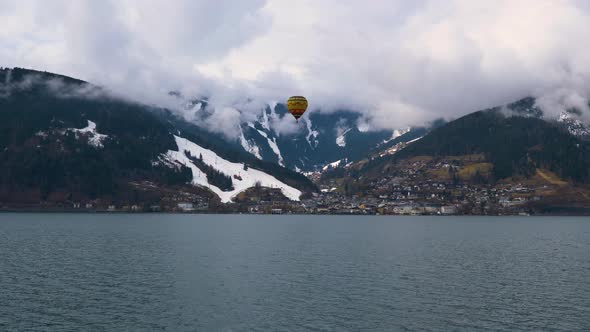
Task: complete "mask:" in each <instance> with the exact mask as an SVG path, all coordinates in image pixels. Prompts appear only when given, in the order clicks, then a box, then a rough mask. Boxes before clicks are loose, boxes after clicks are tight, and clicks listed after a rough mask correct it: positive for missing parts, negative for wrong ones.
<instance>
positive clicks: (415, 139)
mask: <svg viewBox="0 0 590 332" xmlns="http://www.w3.org/2000/svg"><path fill="white" fill-rule="evenodd" d="M422 137H424V136H420V137H418V138H414V139H413V140H411V141H407V142H406V144H410V143H414V142H416V141H417V140H420V139H421V138H422Z"/></svg>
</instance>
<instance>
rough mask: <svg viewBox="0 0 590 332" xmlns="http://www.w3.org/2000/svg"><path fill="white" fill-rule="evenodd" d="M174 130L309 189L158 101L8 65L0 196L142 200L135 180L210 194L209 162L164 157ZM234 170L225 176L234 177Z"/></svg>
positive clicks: (0, 102)
mask: <svg viewBox="0 0 590 332" xmlns="http://www.w3.org/2000/svg"><path fill="white" fill-rule="evenodd" d="M175 135H176V136H175ZM178 136H182V137H183V138H185V139H187V140H189V141H190V142H192V144H194V145H193V146H198V147H199V148H202V149H208V150H211V151H214V155H215V158H217V159H218V160H226V161H227V162H229V163H235V164H240V165H245V166H243V167H244V168H252V169H257V170H259V171H260V172H261V173H264V174H267V175H270V176H271V177H273V178H275V179H276V180H277V181H275V182H272V183H274V185H276V186H278V187H279V188H281V186H283V188H285V190H287V188H297V189H299V190H301V192H309V191H314V190H315V187H314V186H313V184H312V183H311V182H310V181H309V180H308V179H307V178H305V177H304V176H303V175H301V174H298V173H295V172H292V171H290V170H288V169H285V168H283V167H280V166H278V165H275V164H272V163H266V162H263V161H260V160H258V159H256V158H254V157H253V156H251V155H249V154H247V153H244V152H239V151H237V150H234V149H232V148H228V146H227V144H226V143H225V142H224V141H222V140H220V139H216V138H214V137H211V135H209V134H208V133H207V132H206V131H204V130H202V129H200V128H198V127H196V126H194V125H192V124H190V123H187V122H186V121H183V120H182V119H179V118H176V117H175V116H173V115H172V113H170V112H168V111H166V110H164V109H157V108H154V107H148V106H145V105H141V104H137V103H132V102H128V101H123V100H120V99H116V98H114V97H111V96H109V95H107V94H106V93H105V92H104V91H102V90H101V89H100V88H99V87H96V86H93V85H91V84H89V83H86V82H84V81H81V80H76V79H73V78H69V77H65V76H61V75H56V74H51V73H44V72H39V71H32V70H26V69H20V68H14V69H2V70H0V203H2V202H17V203H18V202H30V203H34V202H39V201H44V200H48V199H49V200H57V201H79V200H82V201H84V200H89V199H97V198H108V199H109V200H112V201H125V202H132V201H135V202H139V201H142V200H143V201H144V202H143V203H145V200H148V197H143V196H145V195H144V194H145V193H143V192H144V191H145V190H140V189H138V187H137V185H136V184H137V183H145V182H148V183H152V184H153V185H154V186H155V187H157V188H160V189H161V190H155V193H153V192H152V193H151V194H150V195H151V196H153V195H155V196H158V191H166V190H172V192H173V191H174V189H173V188H182V190H188V191H191V192H195V190H196V193H200V194H201V195H203V196H210V195H211V191H210V190H209V189H208V188H211V187H212V186H214V185H215V184H214V183H212V182H210V181H213V182H216V180H214V179H213V178H214V172H212V171H211V169H215V161H214V160H213V161H211V162H209V161H207V160H205V163H201V164H199V165H200V166H201V168H203V170H201V169H199V168H198V167H197V169H198V171H196V170H195V169H194V168H193V166H194V164H193V163H192V162H188V163H185V164H182V163H178V162H170V161H168V162H162V160H163V159H165V158H166V156H167V155H168V154H169V151H178V149H179V146H178V144H177V138H176V137H178ZM180 152H183V151H180ZM211 156H213V154H212V155H211ZM207 163H209V164H212V165H210V166H205V164H207ZM234 175H235V174H233V173H231V174H225V173H224V174H223V176H222V177H226V178H229V182H230V183H232V182H236V181H240V180H238V179H236V178H235V177H234ZM265 176H266V175H265ZM265 178H266V177H263V178H261V179H260V180H261V181H264V179H265ZM220 179H221V178H220ZM208 180H210V181H209V182H207V181H208ZM252 181H253V182H254V181H256V179H253V180H252ZM273 181H274V180H273ZM226 182H227V181H226ZM199 183H200V184H201V185H199ZM217 183H219V182H218V181H217ZM205 184H206V185H205ZM252 185H254V184H253V183H252ZM263 185H264V184H263ZM144 187H145V186H144ZM235 187H239V188H241V187H243V186H235ZM144 189H145V188H144ZM289 190H290V189H289ZM152 194H153V195H152ZM142 195H143V196H142ZM150 195H148V196H150ZM151 196H150V198H149V200H151V201H157V200H158V199H159V198H158V197H151Z"/></svg>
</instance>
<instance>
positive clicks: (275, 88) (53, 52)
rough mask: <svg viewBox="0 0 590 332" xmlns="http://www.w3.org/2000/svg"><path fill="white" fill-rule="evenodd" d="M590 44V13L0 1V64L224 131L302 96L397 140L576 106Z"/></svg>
mask: <svg viewBox="0 0 590 332" xmlns="http://www.w3.org/2000/svg"><path fill="white" fill-rule="evenodd" d="M588 31H590V5H588V3H587V1H585V0H579V1H577V0H562V1H555V0H496V1H472V0H450V1H444V2H443V1H437V0H421V1H412V2H409V1H404V0H373V1H370V2H366V1H356V0H339V1H337V0H315V1H313V0H301V1H289V0H268V1H263V0H240V1H231V0H215V1H213V0H177V1H172V2H170V1H160V0H145V1H140V0H121V1H115V0H105V1H91V0H69V1H68V0H55V1H40V0H39V1H33V0H29V1H19V2H14V1H10V0H0V64H1V65H4V66H21V67H32V68H36V69H41V70H49V71H55V72H59V73H63V74H66V75H71V76H75V77H80V78H82V79H87V80H90V81H93V82H96V83H99V84H103V85H106V86H108V87H109V88H111V89H112V90H117V91H122V92H124V93H126V94H129V95H131V96H132V97H134V98H137V99H141V100H144V101H147V102H154V103H164V104H166V105H167V106H170V105H172V104H170V100H169V99H167V97H165V92H167V91H169V90H172V89H177V90H180V91H182V92H183V94H185V95H206V96H210V97H211V101H212V103H211V105H213V107H216V111H215V114H216V117H217V119H218V120H223V121H222V122H223V123H210V124H209V125H210V126H212V127H211V128H212V129H213V130H218V131H225V130H230V129H228V128H234V127H235V125H236V123H237V121H239V119H240V116H237V115H236V114H235V111H233V110H235V108H239V109H244V110H245V115H242V116H243V117H245V118H249V117H251V115H249V114H250V113H253V112H255V111H256V110H258V109H259V108H260V107H262V105H263V104H264V103H265V102H269V101H271V100H284V99H285V98H287V97H288V96H289V95H295V94H303V95H305V96H307V97H308V99H309V101H310V107H311V108H313V109H314V110H315V111H317V110H321V111H322V112H329V111H333V110H335V109H339V108H349V109H355V110H358V111H359V112H362V113H364V114H365V118H366V119H367V120H368V121H369V123H371V124H372V125H373V126H377V127H383V128H399V127H404V126H407V125H412V124H420V123H422V122H424V121H429V120H432V119H434V118H437V117H447V118H448V117H456V116H459V115H462V114H466V113H468V112H471V111H474V110H477V109H481V108H485V107H490V106H495V105H498V104H503V103H506V102H510V101H513V100H516V99H518V98H520V97H523V96H526V95H529V94H534V95H537V96H542V97H543V98H541V101H540V105H541V106H543V107H544V108H546V109H547V111H548V112H549V113H555V112H556V108H560V107H561V106H562V105H563V104H564V103H568V104H580V100H582V99H584V98H588V97H589V96H590V91H588V88H587V87H590V84H589V83H590V82H589V80H590V49H589V48H587V47H586V40H587V32H588ZM248 98H252V100H250V101H247V99H248ZM228 110H229V111H228ZM225 112H228V113H227V114H229V115H224V113H225ZM217 113H219V114H217ZM291 120H292V119H291ZM275 121H279V123H281V126H280V127H281V129H282V130H283V133H284V134H287V133H290V132H293V131H295V130H296V127H293V126H291V123H282V122H280V119H278V120H275ZM291 122H292V121H291ZM216 127H218V128H216Z"/></svg>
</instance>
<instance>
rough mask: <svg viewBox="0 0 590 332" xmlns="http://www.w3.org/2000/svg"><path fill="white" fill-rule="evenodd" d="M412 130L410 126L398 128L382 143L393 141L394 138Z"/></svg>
mask: <svg viewBox="0 0 590 332" xmlns="http://www.w3.org/2000/svg"><path fill="white" fill-rule="evenodd" d="M410 130H411V128H410V127H408V128H404V129H396V130H394V131H393V133H392V134H391V137H390V138H389V139H386V140H384V141H383V143H382V144H385V143H389V142H391V141H393V140H394V139H396V138H398V137H400V136H401V135H404V134H407V133H409V132H410Z"/></svg>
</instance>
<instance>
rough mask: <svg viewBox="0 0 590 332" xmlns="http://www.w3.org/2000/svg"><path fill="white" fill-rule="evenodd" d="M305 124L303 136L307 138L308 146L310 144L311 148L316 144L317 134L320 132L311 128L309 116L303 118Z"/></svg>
mask: <svg viewBox="0 0 590 332" xmlns="http://www.w3.org/2000/svg"><path fill="white" fill-rule="evenodd" d="M304 120H305V124H306V126H307V136H305V139H306V140H307V143H308V144H309V146H311V147H312V148H316V147H317V146H318V140H317V138H318V136H319V135H320V133H318V132H317V131H315V130H313V129H312V128H311V120H310V119H309V117H307V118H305V119H304ZM312 137H313V143H314V144H312V143H311V138H312Z"/></svg>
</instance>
